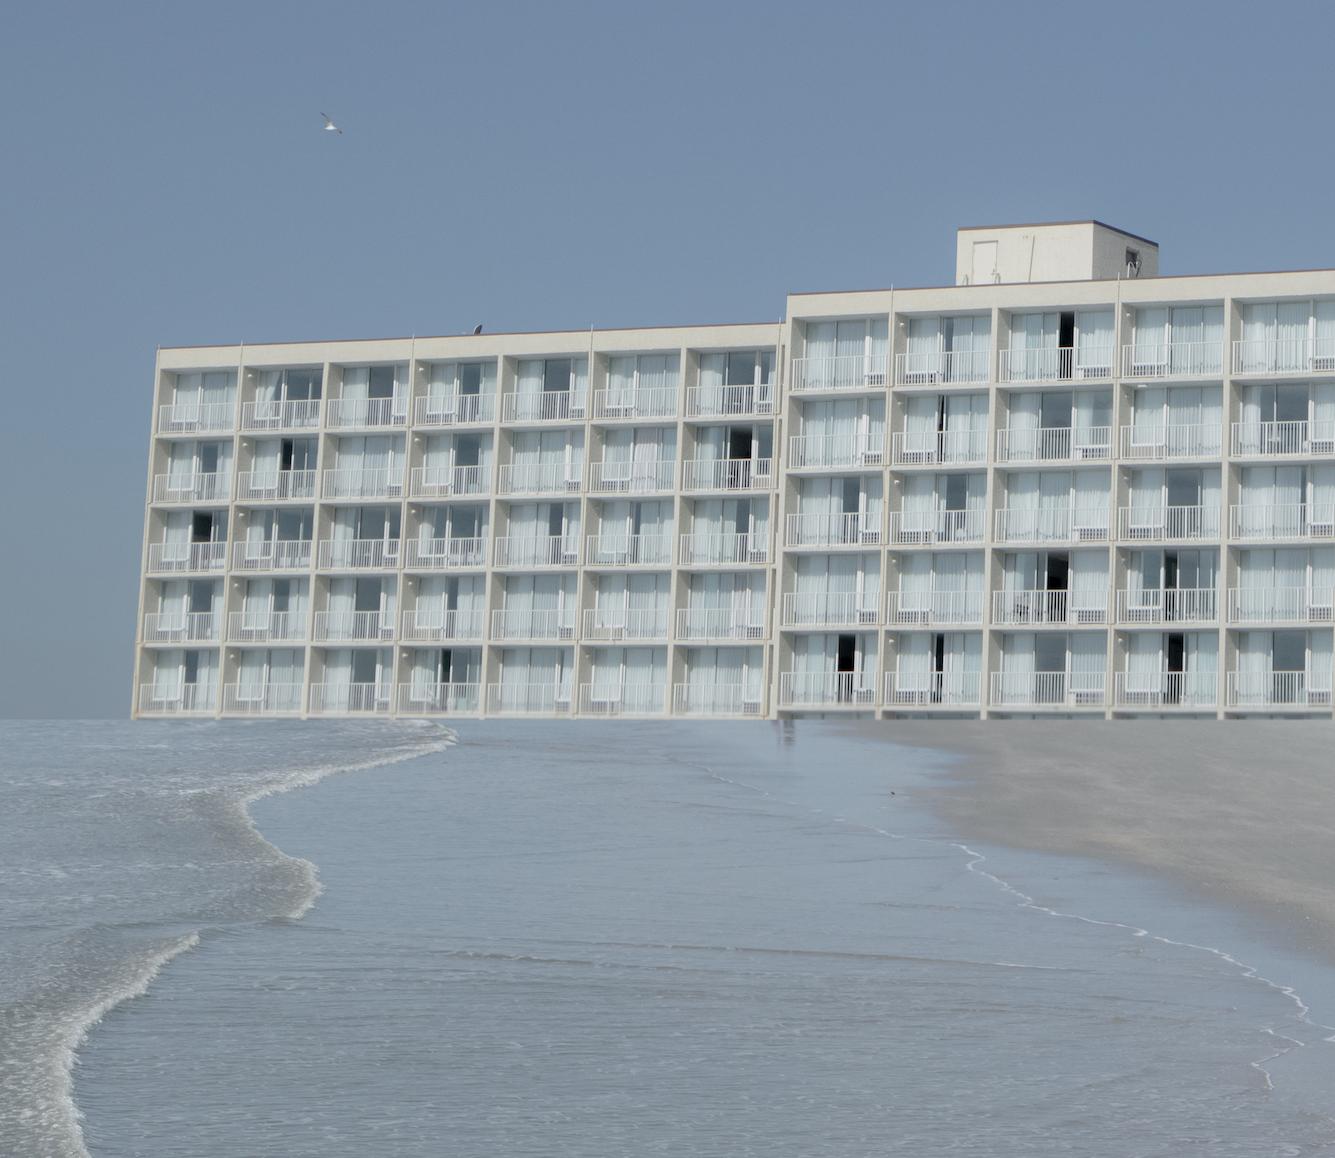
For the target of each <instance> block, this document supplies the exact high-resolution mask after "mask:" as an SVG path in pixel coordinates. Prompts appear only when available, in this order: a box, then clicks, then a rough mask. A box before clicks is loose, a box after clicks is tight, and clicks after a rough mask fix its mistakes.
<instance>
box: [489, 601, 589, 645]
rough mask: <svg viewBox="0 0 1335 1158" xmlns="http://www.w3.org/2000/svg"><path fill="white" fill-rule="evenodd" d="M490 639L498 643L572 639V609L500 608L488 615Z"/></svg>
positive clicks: (573, 625) (573, 631) (573, 621)
mask: <svg viewBox="0 0 1335 1158" xmlns="http://www.w3.org/2000/svg"><path fill="white" fill-rule="evenodd" d="M491 638H492V639H497V640H526V639H567V640H568V639H574V638H575V609H574V607H549V608H515V607H501V608H498V609H497V610H495V611H493V612H492V613H491Z"/></svg>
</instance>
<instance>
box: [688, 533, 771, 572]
mask: <svg viewBox="0 0 1335 1158" xmlns="http://www.w3.org/2000/svg"><path fill="white" fill-rule="evenodd" d="M679 547H680V550H679V556H678V557H679V564H678V565H679V566H682V567H746V566H752V565H755V564H758V563H768V562H769V536H768V535H767V534H765V533H764V532H761V531H738V532H718V533H713V532H708V531H697V532H694V533H692V534H686V535H682V537H681V541H680V544H679Z"/></svg>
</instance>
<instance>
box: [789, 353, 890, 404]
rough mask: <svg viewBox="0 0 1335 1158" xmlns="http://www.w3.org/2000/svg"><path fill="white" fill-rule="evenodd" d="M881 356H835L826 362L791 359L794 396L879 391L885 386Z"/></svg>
mask: <svg viewBox="0 0 1335 1158" xmlns="http://www.w3.org/2000/svg"><path fill="white" fill-rule="evenodd" d="M885 372H886V357H885V355H884V354H838V355H835V356H833V357H829V358H794V359H793V384H792V390H793V392H794V393H795V394H805V393H815V392H817V391H841V390H880V389H883V388H884V387H885V385H886V373H885Z"/></svg>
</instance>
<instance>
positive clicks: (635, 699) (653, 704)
mask: <svg viewBox="0 0 1335 1158" xmlns="http://www.w3.org/2000/svg"><path fill="white" fill-rule="evenodd" d="M666 708H667V685H666V684H648V683H644V684H641V683H633V684H615V685H614V684H600V683H592V684H581V685H580V689H579V710H580V712H581V713H582V714H583V715H586V716H655V715H659V714H661V713H662V712H663V711H665V710H666Z"/></svg>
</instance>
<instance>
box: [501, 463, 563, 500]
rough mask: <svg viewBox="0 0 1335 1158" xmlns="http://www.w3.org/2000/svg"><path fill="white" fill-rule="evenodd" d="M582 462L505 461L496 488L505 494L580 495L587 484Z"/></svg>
mask: <svg viewBox="0 0 1335 1158" xmlns="http://www.w3.org/2000/svg"><path fill="white" fill-rule="evenodd" d="M583 474H584V464H583V463H581V462H523V463H516V462H507V463H502V464H501V469H500V478H499V480H498V481H497V486H496V491H497V493H498V494H502V495H567V494H570V495H576V494H579V492H580V490H581V489H582V487H583V482H582V476H583Z"/></svg>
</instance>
